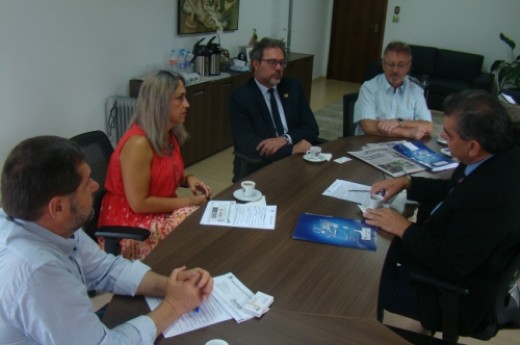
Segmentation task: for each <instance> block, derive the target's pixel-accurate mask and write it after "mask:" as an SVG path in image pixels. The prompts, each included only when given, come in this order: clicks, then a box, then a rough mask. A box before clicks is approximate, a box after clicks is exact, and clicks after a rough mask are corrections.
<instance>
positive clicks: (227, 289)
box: [213, 273, 255, 323]
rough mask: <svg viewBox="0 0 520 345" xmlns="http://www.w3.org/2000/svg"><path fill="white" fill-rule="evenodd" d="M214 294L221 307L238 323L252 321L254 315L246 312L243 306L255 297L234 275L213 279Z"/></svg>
mask: <svg viewBox="0 0 520 345" xmlns="http://www.w3.org/2000/svg"><path fill="white" fill-rule="evenodd" d="M213 294H215V295H216V297H217V299H218V301H219V303H220V305H222V307H223V308H224V309H225V310H226V311H227V312H228V313H229V314H230V315H232V316H233V318H234V319H235V321H236V322H238V323H240V322H242V321H246V320H250V319H252V318H254V316H253V315H251V314H249V313H247V312H245V311H244V310H243V306H244V305H245V304H246V303H247V302H248V301H249V300H250V299H251V298H253V296H254V295H255V294H254V293H253V291H251V290H249V288H248V287H247V286H245V285H244V284H243V283H242V282H241V281H240V280H239V279H238V278H237V277H235V275H234V274H233V273H226V274H223V275H221V276H218V277H215V278H213Z"/></svg>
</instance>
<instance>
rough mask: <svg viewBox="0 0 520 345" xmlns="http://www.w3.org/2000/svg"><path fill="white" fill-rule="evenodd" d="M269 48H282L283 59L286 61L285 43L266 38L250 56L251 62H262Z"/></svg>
mask: <svg viewBox="0 0 520 345" xmlns="http://www.w3.org/2000/svg"><path fill="white" fill-rule="evenodd" d="M267 48H280V49H281V50H282V52H283V58H284V59H286V58H287V57H286V54H285V43H284V42H283V41H282V40H277V39H274V38H269V37H264V38H262V39H261V40H260V41H259V42H258V43H257V44H255V46H254V47H253V50H251V53H250V54H249V59H250V60H257V61H260V60H261V59H262V58H263V57H264V50H265V49H267Z"/></svg>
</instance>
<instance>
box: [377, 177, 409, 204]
mask: <svg viewBox="0 0 520 345" xmlns="http://www.w3.org/2000/svg"><path fill="white" fill-rule="evenodd" d="M409 187H410V179H409V178H408V177H406V176H403V177H398V178H392V179H386V180H381V181H377V182H375V183H374V184H372V188H370V194H376V193H378V192H380V191H384V199H383V202H387V201H388V200H390V199H391V198H392V197H393V196H394V195H397V194H398V193H399V192H400V191H402V190H403V189H407V188H409Z"/></svg>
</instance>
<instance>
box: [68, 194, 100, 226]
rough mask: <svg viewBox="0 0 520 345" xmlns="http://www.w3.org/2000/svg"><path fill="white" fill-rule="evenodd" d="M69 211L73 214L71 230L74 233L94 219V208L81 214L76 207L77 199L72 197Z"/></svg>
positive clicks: (77, 206)
mask: <svg viewBox="0 0 520 345" xmlns="http://www.w3.org/2000/svg"><path fill="white" fill-rule="evenodd" d="M71 204H72V205H71V207H72V208H71V211H72V213H73V217H74V218H73V219H72V221H71V224H72V226H71V228H72V229H73V230H74V231H75V230H77V229H79V228H81V227H82V226H84V225H85V224H86V223H87V222H88V221H89V220H91V219H92V218H93V217H94V214H95V212H94V208H93V207H91V208H90V212H89V213H81V209H80V207H79V205H78V199H76V197H72V203H71Z"/></svg>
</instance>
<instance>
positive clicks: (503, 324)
mask: <svg viewBox="0 0 520 345" xmlns="http://www.w3.org/2000/svg"><path fill="white" fill-rule="evenodd" d="M387 264H389V263H388V262H385V266H386V265H387ZM385 268H386V267H385ZM385 268H383V269H385ZM409 278H410V280H412V281H416V282H418V283H420V284H426V285H428V286H431V287H434V288H435V289H436V290H438V292H439V307H440V313H441V320H440V323H439V321H438V320H437V318H435V317H432V318H430V319H428V320H418V321H420V322H421V325H422V326H423V328H425V329H426V330H429V331H431V332H432V338H433V335H434V334H435V332H438V331H442V340H443V342H444V343H446V344H457V340H458V338H459V335H461V336H467V337H471V338H476V339H480V340H489V339H491V338H492V337H494V336H495V335H496V334H497V332H498V331H499V330H500V329H506V328H514V329H516V328H520V289H519V287H518V283H519V279H520V248H519V251H518V254H517V255H516V257H515V258H514V259H513V260H511V262H510V263H509V264H508V266H507V268H506V269H505V270H504V272H503V273H502V275H501V277H500V279H499V281H498V282H497V290H496V297H495V303H494V304H493V306H492V321H491V322H490V323H489V324H487V325H483V326H482V327H480V329H479V330H477V331H475V332H473V333H469V334H468V333H460V329H459V326H458V320H459V315H458V306H459V298H460V297H461V296H465V295H469V294H471V290H469V289H467V288H465V287H463V286H457V285H453V284H450V283H447V282H444V281H441V280H439V279H437V278H434V277H431V276H427V275H424V274H418V273H414V272H410V273H409ZM378 319H379V321H381V322H382V321H383V310H382V309H381V308H379V310H378Z"/></svg>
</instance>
